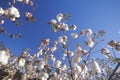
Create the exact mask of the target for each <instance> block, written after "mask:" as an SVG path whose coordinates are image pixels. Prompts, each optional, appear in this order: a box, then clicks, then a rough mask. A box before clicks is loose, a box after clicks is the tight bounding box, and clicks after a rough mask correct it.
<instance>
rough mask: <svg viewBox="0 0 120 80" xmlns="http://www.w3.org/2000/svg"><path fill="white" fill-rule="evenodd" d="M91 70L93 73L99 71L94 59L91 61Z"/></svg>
mask: <svg viewBox="0 0 120 80" xmlns="http://www.w3.org/2000/svg"><path fill="white" fill-rule="evenodd" d="M91 71H92V73H93V74H96V73H101V69H100V67H99V65H98V63H97V62H96V61H92V62H91Z"/></svg>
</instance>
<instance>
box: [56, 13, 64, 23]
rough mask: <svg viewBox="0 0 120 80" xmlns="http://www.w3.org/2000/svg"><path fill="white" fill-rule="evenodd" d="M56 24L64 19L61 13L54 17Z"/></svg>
mask: <svg viewBox="0 0 120 80" xmlns="http://www.w3.org/2000/svg"><path fill="white" fill-rule="evenodd" d="M56 18H57V20H58V22H61V20H62V19H63V18H64V15H63V14H62V13H59V14H57V16H56Z"/></svg>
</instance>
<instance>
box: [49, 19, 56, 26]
mask: <svg viewBox="0 0 120 80" xmlns="http://www.w3.org/2000/svg"><path fill="white" fill-rule="evenodd" d="M56 23H57V21H56V20H55V19H52V20H51V21H50V22H49V24H53V25H54V24H56Z"/></svg>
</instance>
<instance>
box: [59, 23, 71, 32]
mask: <svg viewBox="0 0 120 80" xmlns="http://www.w3.org/2000/svg"><path fill="white" fill-rule="evenodd" d="M58 29H59V30H60V31H68V30H69V28H68V24H65V23H60V24H59V25H58Z"/></svg>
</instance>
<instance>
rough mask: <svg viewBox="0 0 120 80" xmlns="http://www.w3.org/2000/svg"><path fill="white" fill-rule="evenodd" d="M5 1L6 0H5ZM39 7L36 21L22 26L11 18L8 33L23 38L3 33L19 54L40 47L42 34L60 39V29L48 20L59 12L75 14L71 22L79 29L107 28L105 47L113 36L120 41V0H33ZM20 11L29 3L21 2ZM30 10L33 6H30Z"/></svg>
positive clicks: (35, 13)
mask: <svg viewBox="0 0 120 80" xmlns="http://www.w3.org/2000/svg"><path fill="white" fill-rule="evenodd" d="M1 1H2V2H1ZM7 1H8V0H0V6H4V7H6V4H7ZM33 1H34V3H35V8H36V10H35V11H34V12H33V15H34V16H35V18H36V22H35V23H32V24H31V23H30V22H27V21H26V22H24V24H23V25H22V26H18V27H16V26H15V24H13V23H11V22H10V21H7V22H6V23H5V24H4V25H2V26H3V27H5V28H6V29H7V31H8V33H15V34H17V33H19V32H20V33H21V34H22V38H21V39H20V40H18V39H9V38H8V35H2V36H1V37H0V41H1V42H3V43H4V44H5V45H6V46H7V47H8V48H10V49H11V51H12V53H13V54H19V53H20V52H21V51H22V50H24V49H25V48H30V49H31V52H32V53H34V52H36V51H38V45H39V43H40V41H41V39H42V38H47V37H48V38H50V39H52V40H56V39H57V37H58V33H53V32H52V30H51V26H50V25H48V24H47V23H48V22H49V21H50V20H51V19H53V18H56V15H57V14H58V13H59V12H62V13H67V12H69V13H70V14H71V19H70V20H69V21H68V24H69V25H70V24H76V25H77V26H78V32H79V30H81V29H87V28H91V29H92V30H93V31H95V32H97V31H99V30H100V29H104V30H105V32H106V35H105V36H104V38H105V39H106V40H105V43H103V44H102V45H104V46H105V47H107V45H106V44H107V41H110V40H112V39H114V40H117V41H120V34H119V33H118V31H119V30H120V0H33ZM16 7H20V11H23V12H25V10H27V9H26V7H25V6H23V5H17V6H16ZM28 11H30V10H28Z"/></svg>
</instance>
